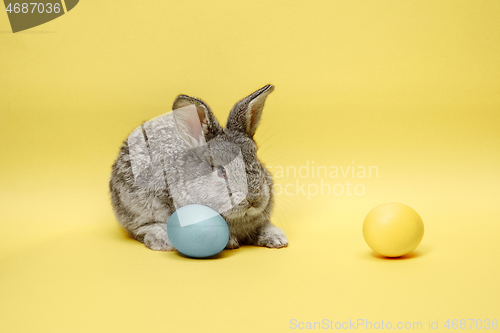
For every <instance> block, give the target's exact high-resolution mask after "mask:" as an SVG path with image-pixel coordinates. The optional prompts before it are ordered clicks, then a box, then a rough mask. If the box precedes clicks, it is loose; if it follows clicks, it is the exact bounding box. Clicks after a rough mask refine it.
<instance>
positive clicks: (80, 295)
mask: <svg viewBox="0 0 500 333" xmlns="http://www.w3.org/2000/svg"><path fill="white" fill-rule="evenodd" d="M268 83H271V84H274V85H275V86H276V89H275V91H274V92H273V93H272V94H271V95H270V96H269V98H268V101H267V102H266V106H265V109H264V114H263V117H262V122H261V126H260V128H259V130H258V131H257V135H256V140H257V142H258V143H259V146H260V149H259V156H260V158H261V159H262V160H263V161H264V162H265V163H267V164H268V165H270V166H273V167H275V166H283V167H287V166H295V167H297V168H298V167H300V166H304V165H306V164H307V163H310V165H312V163H313V161H314V165H316V166H318V165H323V166H338V167H340V166H342V167H344V168H347V167H348V166H352V165H356V166H377V168H378V171H379V173H378V177H373V176H372V177H371V178H363V179H360V178H356V177H354V178H353V177H351V176H347V178H344V177H342V176H340V177H339V178H323V181H325V182H328V183H329V184H335V183H342V184H345V183H346V181H348V180H349V181H350V182H351V183H353V184H357V183H361V184H363V186H364V187H365V193H364V195H351V196H349V195H347V194H345V193H344V194H343V195H338V196H337V195H325V194H324V195H316V196H311V197H310V198H309V199H308V198H307V195H304V194H301V193H299V194H298V195H291V196H287V195H279V196H278V197H277V207H276V210H275V212H274V216H273V221H274V222H275V224H276V225H278V226H280V227H282V228H283V229H284V231H285V232H286V233H287V234H288V236H289V239H290V246H289V247H288V248H286V249H282V250H270V249H264V248H256V247H243V248H241V249H238V250H235V251H225V252H223V253H222V255H220V256H219V257H218V258H217V259H213V260H190V259H186V258H184V257H181V256H179V255H178V254H177V253H163V252H152V251H150V250H148V249H146V248H145V247H144V246H143V245H142V244H140V243H138V242H136V241H133V240H131V239H128V238H127V237H126V236H125V235H124V234H123V233H122V232H121V230H120V229H119V228H118V225H117V223H116V221H115V219H114V216H113V213H112V209H111V205H110V200H109V195H108V193H107V181H108V178H109V174H110V169H111V164H112V162H113V160H114V158H115V157H116V154H117V152H118V148H119V146H120V144H121V142H122V140H123V139H125V138H126V136H127V135H128V134H129V132H130V131H131V130H132V129H134V128H135V127H136V126H138V125H139V124H140V123H141V122H142V121H145V120H148V119H151V118H153V117H155V116H157V115H159V114H162V113H164V112H167V111H169V110H170V108H171V105H172V102H173V100H174V98H175V96H177V95H178V94H181V93H182V94H188V95H192V96H197V97H200V98H202V99H204V100H205V101H206V102H207V103H208V104H209V105H210V106H211V107H212V109H213V110H214V112H215V114H216V116H217V117H218V119H219V120H220V121H221V122H222V123H225V119H226V117H227V114H228V113H229V110H230V108H231V106H232V105H233V104H234V103H235V102H236V101H238V100H239V99H240V98H243V97H245V96H246V95H248V94H250V93H251V92H253V91H255V90H257V89H258V88H260V87H262V86H264V85H265V84H268ZM499 107H500V2H498V1H494V0H491V1H456V0H453V1H424V0H419V1H386V0H383V1H382V0H381V1H347V0H344V1H327V0H324V1H310V2H305V1H198V0H188V1H158V0H157V1H120V2H116V1H111V2H110V1H95V0H84V1H81V2H80V3H79V4H78V5H77V6H76V7H75V8H74V9H73V10H72V11H71V12H69V13H68V14H66V15H64V16H62V17H60V18H58V19H56V20H54V21H51V22H49V23H46V24H44V25H41V26H39V27H36V28H33V29H31V30H27V31H25V32H20V33H16V34H12V32H11V31H10V26H9V22H8V18H7V14H6V13H5V14H2V13H0V126H1V131H0V141H1V143H2V144H1V145H0V147H1V148H0V205H1V206H0V211H1V213H0V233H1V235H2V237H1V241H0V332H2V333H6V332H16V333H18V332H115V331H116V332H137V331H142V332H210V331H214V332H236V331H237V332H285V331H290V330H291V328H290V320H291V319H296V320H297V321H301V322H307V321H320V320H322V319H329V320H333V321H334V322H336V321H339V322H345V321H349V320H357V319H364V320H369V321H372V322H380V321H382V320H383V321H384V322H387V321H391V322H392V323H393V325H396V323H397V322H414V321H415V322H416V321H420V322H422V323H423V327H424V330H425V329H426V328H427V327H428V322H429V320H432V321H433V322H434V321H436V320H439V325H440V328H441V330H446V329H444V328H443V325H444V323H445V321H446V320H447V319H450V323H451V320H452V319H469V318H475V319H482V320H484V319H490V320H492V319H497V320H499V319H500V312H499V309H500V305H499V298H500V287H499V280H500V279H499V278H500V268H499V266H498V263H499V259H500V245H499V244H500V242H499V238H500V237H499V236H500V227H499V222H500V221H499V217H500V214H499V213H500V207H499V206H500V205H499V198H500V176H499V167H500V156H499V148H500V134H499V133H500V116H499V110H500V109H499ZM271 170H273V169H271ZM275 170H276V169H274V171H275ZM321 180H322V179H320V178H300V177H295V178H294V177H291V176H290V177H280V178H277V179H276V182H277V183H278V184H281V185H283V186H284V185H286V184H295V183H296V182H297V181H299V182H301V184H316V185H317V184H320V182H321ZM312 186H314V185H312ZM388 201H396V202H402V203H404V204H407V205H409V206H411V207H412V208H414V209H415V210H416V211H417V212H419V214H420V215H421V216H422V219H423V221H424V225H425V235H424V238H423V241H422V243H421V245H420V247H418V248H417V250H416V251H415V252H414V253H413V254H411V255H409V256H406V257H403V258H402V259H394V260H388V259H383V258H380V257H378V256H376V255H374V254H373V253H372V252H371V251H370V249H369V248H368V246H367V245H366V244H365V242H364V240H363V237H362V232H361V226H362V222H363V219H364V217H365V216H366V214H367V213H368V212H369V211H370V210H371V209H372V208H373V207H375V206H376V205H378V204H380V203H383V202H388ZM469 326H470V322H467V330H469ZM360 331H363V329H360Z"/></svg>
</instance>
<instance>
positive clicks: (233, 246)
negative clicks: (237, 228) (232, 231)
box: [226, 236, 240, 250]
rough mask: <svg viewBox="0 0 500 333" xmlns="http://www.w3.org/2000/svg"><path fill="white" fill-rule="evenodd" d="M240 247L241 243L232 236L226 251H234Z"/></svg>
mask: <svg viewBox="0 0 500 333" xmlns="http://www.w3.org/2000/svg"><path fill="white" fill-rule="evenodd" d="M239 247H240V243H239V242H238V239H237V238H236V237H233V236H231V238H229V242H227V245H226V249H228V250H233V249H237V248H239Z"/></svg>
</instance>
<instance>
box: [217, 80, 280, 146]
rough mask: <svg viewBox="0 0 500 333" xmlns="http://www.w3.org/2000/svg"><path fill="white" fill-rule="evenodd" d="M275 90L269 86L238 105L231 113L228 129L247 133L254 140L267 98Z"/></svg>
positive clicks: (228, 119)
mask: <svg viewBox="0 0 500 333" xmlns="http://www.w3.org/2000/svg"><path fill="white" fill-rule="evenodd" d="M273 90H274V86H272V85H270V84H268V85H267V86H265V87H262V88H260V89H259V90H257V91H256V92H254V93H253V94H251V95H249V96H248V97H246V98H244V99H242V100H241V101H239V102H238V103H236V104H235V105H234V106H233V109H232V110H231V113H229V117H228V118H227V124H226V127H227V128H228V129H230V130H235V131H240V132H243V133H246V134H247V135H248V136H249V137H250V138H253V136H254V134H255V131H256V130H257V126H259V122H260V117H261V115H262V109H263V108H264V103H265V102H266V98H267V96H268V95H269V94H270V93H271V92H272V91H273Z"/></svg>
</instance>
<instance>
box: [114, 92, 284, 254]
mask: <svg viewBox="0 0 500 333" xmlns="http://www.w3.org/2000/svg"><path fill="white" fill-rule="evenodd" d="M273 90H274V86H272V85H266V86H264V87H262V88H261V89H259V90H257V91H255V92H254V93H252V94H250V95H249V96H247V97H246V98H243V99H242V100H240V101H239V102H238V103H236V104H235V105H234V106H233V108H232V110H231V112H230V114H229V116H228V119H227V123H226V127H225V128H223V127H222V126H221V125H219V122H218V121H217V119H216V118H215V116H214V114H213V113H212V111H211V109H210V107H209V106H208V105H207V104H206V103H205V102H203V101H202V100H201V99H198V98H194V97H190V96H187V95H179V96H177V98H176V99H175V101H174V104H173V107H172V109H173V110H174V111H173V112H174V113H176V114H177V115H178V117H177V118H175V117H170V118H167V117H164V118H160V117H159V119H158V120H157V121H153V122H151V123H144V124H143V126H140V127H138V128H137V129H136V130H135V131H134V132H132V134H131V135H130V136H129V137H128V138H127V140H125V141H124V142H123V144H122V146H121V149H120V151H119V154H118V157H117V158H116V160H115V162H114V163H113V166H112V172H111V177H110V182H109V189H110V194H111V202H112V206H113V211H114V213H115V216H116V218H117V220H118V222H119V224H120V225H121V226H122V227H123V228H124V229H125V230H126V231H127V232H128V233H129V235H130V236H132V237H133V238H135V239H136V240H138V241H140V242H142V243H143V244H144V245H145V246H146V247H148V248H149V249H151V250H154V251H174V250H175V248H174V247H173V246H172V244H171V242H170V241H169V239H168V235H167V232H166V224H167V221H168V218H169V217H170V215H171V214H173V213H174V212H175V210H176V209H177V208H179V207H181V206H183V205H186V204H191V203H199V204H204V205H207V206H209V207H212V208H214V209H215V210H217V211H218V212H219V213H220V214H221V215H222V217H223V218H224V219H225V221H226V222H227V224H228V226H229V234H230V236H229V242H228V244H227V246H226V249H236V248H239V247H240V246H241V245H255V246H262V247H268V248H283V247H286V246H288V239H287V237H286V235H285V233H284V232H283V230H282V229H280V228H278V227H276V226H274V225H273V223H272V222H271V220H270V217H271V213H272V209H273V204H274V201H273V191H272V189H273V179H272V176H271V174H270V172H269V171H268V170H267V169H266V167H265V166H264V165H263V164H262V163H261V162H260V161H259V159H258V157H257V145H256V143H255V141H254V139H253V137H254V134H255V132H256V130H257V127H258V125H259V122H260V119H261V115H262V109H263V107H264V103H265V101H266V98H267V96H268V95H269V94H270V93H271V92H272V91H273ZM190 110H194V111H195V114H197V116H198V117H197V118H198V119H197V120H199V122H197V121H195V122H196V124H193V123H192V122H190V121H189V120H187V121H183V120H182V118H183V117H184V115H188V113H189V111H190ZM175 119H180V120H181V121H179V124H174V123H175ZM186 119H188V117H186ZM173 122H174V123H173ZM159 124H163V125H162V126H164V128H169V126H173V127H176V126H177V128H178V129H179V128H187V129H186V130H182V131H179V133H187V134H185V135H183V136H182V135H179V136H177V137H176V136H175V135H174V136H170V135H168V133H167V132H162V128H161V125H159ZM147 126H149V127H150V128H149V129H148V128H146V127H147ZM197 129H199V131H197ZM151 130H153V132H151ZM148 131H150V132H151V133H154V135H153V136H155V138H148V136H147V134H148ZM158 133H167V134H164V135H158ZM141 134H144V136H141ZM143 137H144V138H146V140H147V142H146V141H144V139H142V138H143ZM179 137H181V139H179ZM134 138H141V140H143V141H140V140H139V139H137V140H135V139H134ZM138 140H139V141H138ZM151 140H157V141H162V142H163V145H157V146H156V148H157V149H156V151H155V152H154V154H151V151H153V147H152V146H150V145H151V142H152V141H151ZM138 142H139V143H138ZM148 143H149V146H147V145H148ZM146 146H147V148H146ZM148 149H150V151H148ZM131 151H132V152H131ZM165 151H168V154H170V156H171V157H172V158H161V156H162V154H163V153H164V152H165ZM147 154H149V157H148V155H147ZM154 155H156V157H155V156H154ZM158 156H160V158H158ZM148 159H149V160H148ZM145 160H148V161H149V162H148V163H143V162H144V161H145ZM158 163H164V164H162V167H159V168H158V167H156V168H154V167H151V166H152V165H155V164H156V165H157V164H158ZM146 164H147V165H146ZM180 165H181V166H182V167H178V166H180ZM138 168H139V169H140V168H142V169H143V170H142V172H138V171H137V170H138ZM134 171H135V172H134ZM186 171H188V172H186ZM161 172H163V176H164V177H162V176H161ZM141 177H142V178H141ZM141 181H142V183H141ZM228 192H229V193H228ZM228 198H229V200H230V201H228Z"/></svg>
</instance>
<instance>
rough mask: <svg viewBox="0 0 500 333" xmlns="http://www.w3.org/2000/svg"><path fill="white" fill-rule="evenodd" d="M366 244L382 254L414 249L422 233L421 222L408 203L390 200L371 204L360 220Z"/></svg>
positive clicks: (404, 252) (401, 253) (401, 252)
mask: <svg viewBox="0 0 500 333" xmlns="http://www.w3.org/2000/svg"><path fill="white" fill-rule="evenodd" d="M363 237H364V238H365V241H366V244H368V246H369V247H370V248H371V249H372V250H373V251H375V252H377V253H378V254H380V255H382V256H385V257H400V256H403V255H405V254H408V253H410V252H411V251H413V250H415V249H416V248H417V246H418V245H419V244H420V242H421V241H422V238H423V237H424V223H423V221H422V218H421V217H420V215H418V213H417V212H416V211H415V210H413V209H412V208H411V207H408V206H407V205H403V204H401V203H397V202H389V203H385V204H382V205H379V206H377V207H375V208H373V209H372V210H371V211H370V212H369V213H368V215H367V216H366V218H365V221H364V222H363Z"/></svg>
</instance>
